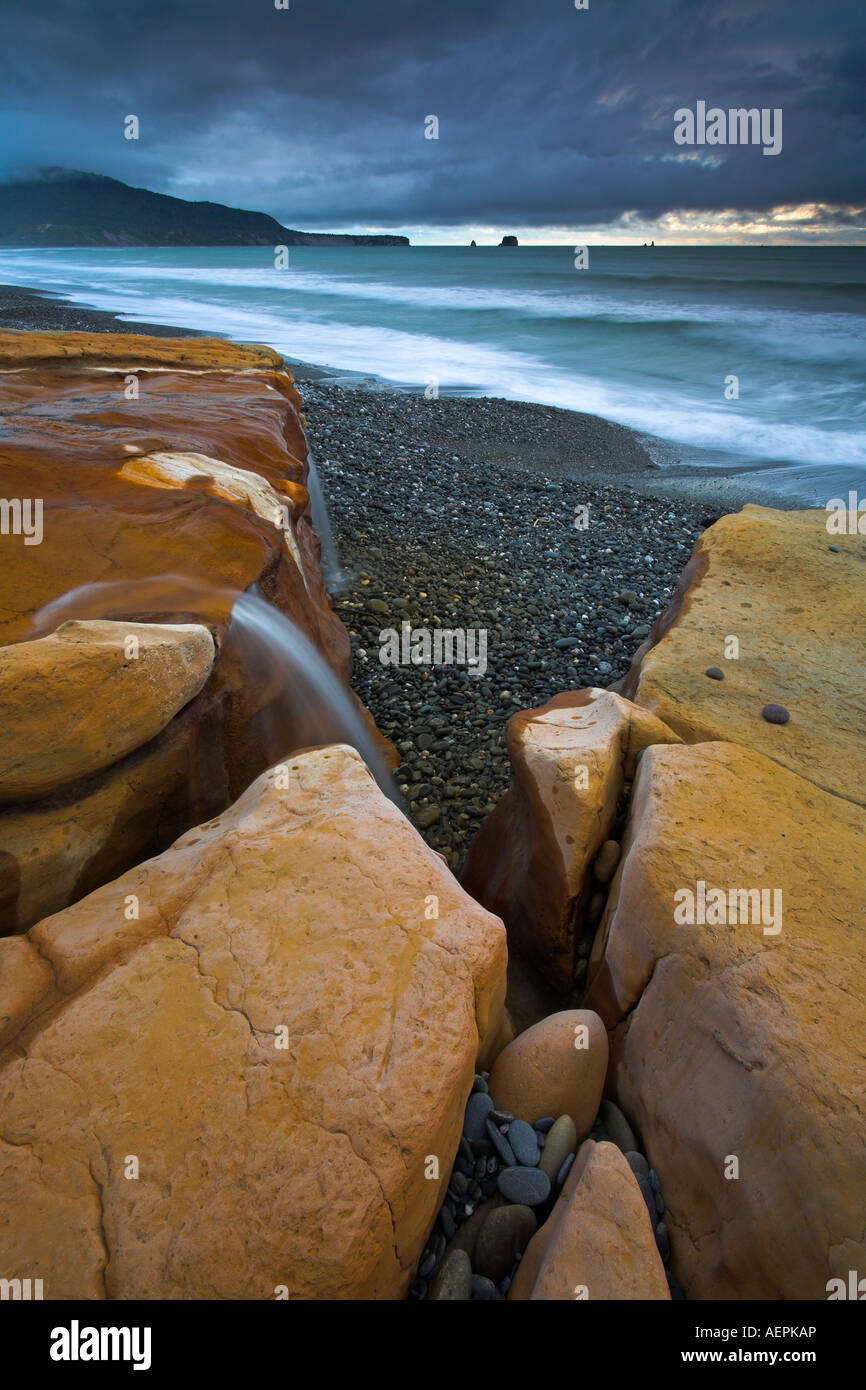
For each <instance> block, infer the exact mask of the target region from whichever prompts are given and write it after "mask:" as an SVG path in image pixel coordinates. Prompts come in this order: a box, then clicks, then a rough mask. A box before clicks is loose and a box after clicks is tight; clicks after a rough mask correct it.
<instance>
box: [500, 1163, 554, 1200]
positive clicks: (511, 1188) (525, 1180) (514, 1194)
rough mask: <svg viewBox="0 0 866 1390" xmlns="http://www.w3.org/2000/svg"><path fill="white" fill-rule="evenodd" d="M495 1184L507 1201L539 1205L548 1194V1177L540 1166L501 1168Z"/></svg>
mask: <svg viewBox="0 0 866 1390" xmlns="http://www.w3.org/2000/svg"><path fill="white" fill-rule="evenodd" d="M497 1186H498V1187H499V1191H500V1192H501V1193H502V1195H503V1197H506V1198H507V1199H508V1201H509V1202H517V1203H520V1204H522V1205H523V1206H527V1207H537V1206H540V1204H541V1203H542V1202H546V1201H547V1199H548V1197H549V1196H550V1178H549V1177H548V1176H547V1174H546V1173H542V1171H541V1169H540V1168H503V1169H502V1171H501V1173H500V1174H499V1176H498V1178H497Z"/></svg>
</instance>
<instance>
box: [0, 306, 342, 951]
mask: <svg viewBox="0 0 866 1390" xmlns="http://www.w3.org/2000/svg"><path fill="white" fill-rule="evenodd" d="M300 404H301V403H300V397H299V396H298V394H297V392H296V391H295V389H294V386H293V384H292V378H291V374H290V373H288V372H286V371H285V370H284V369H283V363H282V359H281V358H280V356H279V354H277V353H275V352H274V351H272V350H271V349H270V348H266V347H258V346H251V347H250V346H237V345H234V344H231V343H226V342H221V341H218V340H212V339H202V338H183V339H176V340H173V339H165V338H148V337H144V336H138V335H133V334H130V335H128V336H126V335H88V334H84V333H70V334H40V333H0V411H2V413H3V416H4V430H3V438H2V441H0V496H2V497H3V498H4V499H6V501H7V502H8V503H10V508H9V509H7V511H8V518H7V511H4V529H5V532H6V533H5V534H3V535H2V537H0V546H2V551H3V557H4V563H3V565H2V567H0V644H2V645H0V687H2V688H3V689H5V690H6V691H7V694H6V695H5V696H4V695H3V694H2V690H0V707H2V708H3V709H5V711H6V713H7V715H9V717H10V718H9V720H6V721H4V733H5V736H6V741H7V756H6V759H5V762H4V763H3V767H4V768H5V772H3V773H0V799H2V802H3V805H2V809H0V932H2V931H12V930H22V929H24V928H26V927H28V926H29V925H31V924H32V923H33V922H35V921H37V920H38V919H39V918H40V917H42V916H44V915H46V914H47V913H51V912H56V911H58V910H59V909H61V908H62V907H63V906H64V905H66V904H67V903H69V902H72V901H75V900H76V899H77V898H80V897H81V896H83V895H84V894H86V893H88V892H90V891H91V890H92V889H93V888H95V887H97V886H99V884H101V883H105V882H107V881H109V880H110V879H112V878H114V877H116V876H117V875H118V874H120V873H122V872H124V871H125V870H126V869H127V868H129V867H130V866H131V865H132V864H135V863H136V862H138V861H139V860H140V859H142V858H144V857H146V856H147V855H149V854H153V853H156V852H158V851H159V850H161V849H163V848H165V847H166V846H168V845H169V844H171V842H172V841H173V840H174V839H175V838H176V837H177V836H178V835H179V834H181V833H183V831H185V830H187V829H188V828H189V827H190V826H191V825H194V824H196V823H198V822H200V821H203V820H206V819H208V818H209V817H211V816H213V815H215V814H217V813H218V812H220V811H222V810H224V809H225V807H226V806H227V805H229V804H230V803H231V801H232V800H233V799H234V798H235V797H237V796H238V795H239V794H240V793H241V792H242V791H243V790H244V788H245V787H247V786H248V785H249V784H250V782H251V781H252V779H253V778H254V777H255V776H257V775H258V774H259V773H260V772H261V771H262V770H263V769H264V768H265V767H266V766H268V765H269V764H270V763H271V762H272V761H273V759H274V757H275V756H279V755H280V754H281V752H282V751H283V750H282V749H281V748H278V749H276V750H274V749H273V748H271V747H270V746H269V743H268V737H267V731H268V724H267V716H266V715H263V714H261V710H262V709H263V708H264V706H265V704H266V702H267V701H268V699H269V698H271V695H272V691H271V690H270V689H269V687H270V685H271V684H272V681H271V676H272V675H273V673H272V672H268V671H264V672H263V671H260V670H256V671H250V669H249V668H248V666H247V665H246V664H245V657H244V654H243V653H241V652H240V651H239V650H238V648H237V646H236V644H235V645H225V646H224V644H223V638H224V637H225V633H226V627H227V614H228V605H227V603H226V601H225V600H216V599H215V600H214V603H213V605H212V610H208V611H207V612H205V613H201V612H199V611H193V610H192V609H190V610H186V609H185V607H184V604H185V600H184V595H183V593H182V592H181V591H179V590H178V589H177V586H176V585H175V584H174V583H173V581H169V582H167V583H166V584H165V585H164V590H163V592H162V595H161V596H160V593H159V591H154V593H153V594H151V596H150V597H149V598H146V599H145V600H142V599H140V598H139V597H138V590H137V589H136V585H140V583H141V582H142V581H152V580H154V579H158V578H159V577H160V576H180V577H181V578H182V579H183V580H184V581H191V582H192V584H193V585H194V586H198V589H200V590H203V591H204V592H208V591H209V589H210V588H213V589H214V590H220V591H228V590H234V591H242V592H246V591H252V592H254V593H256V594H258V595H259V596H260V597H261V598H262V599H263V600H264V601H266V602H268V603H270V604H271V605H272V606H273V607H274V608H275V609H276V610H278V611H279V612H280V613H282V614H284V615H285V616H286V617H287V618H288V619H290V620H291V621H292V622H293V623H294V624H295V626H296V627H297V629H298V630H299V631H300V632H301V633H302V634H303V636H305V637H306V638H307V639H308V640H309V641H311V642H312V643H313V645H314V646H315V647H316V648H317V650H318V651H319V652H320V653H321V654H322V656H323V658H324V660H325V661H326V662H327V663H328V664H329V665H330V667H331V668H332V669H333V670H334V671H335V672H336V673H337V675H338V676H339V678H340V679H341V680H345V679H346V678H347V676H348V669H349V639H348V634H347V633H346V631H345V629H344V628H343V626H342V624H341V623H340V622H339V620H338V619H337V617H336V616H335V614H334V612H333V609H332V606H331V602H330V599H329V597H328V594H327V592H326V590H325V587H324V583H323V580H322V576H321V573H320V569H319V543H318V540H317V539H316V536H315V534H314V531H313V528H312V525H311V518H310V500H309V494H308V492H307V488H306V481H307V462H306V445H305V440H304V434H303V429H302V423H301V414H300ZM16 507H17V508H18V510H17V511H16ZM37 507H38V508H39V511H38V513H37V512H36V511H35V509H36V508H37ZM37 516H38V523H39V524H38V527H37V525H36V521H37ZM22 518H23V519H25V520H26V522H27V525H23V524H21V523H22ZM7 520H8V525H7ZM16 521H17V523H18V524H16ZM28 528H29V534H28ZM100 582H101V583H111V584H113V585H115V586H119V588H118V589H117V590H116V591H113V593H112V605H113V606H112V607H111V609H110V613H111V616H112V617H114V616H117V617H119V616H121V615H123V614H128V615H129V616H130V617H132V618H135V619H137V620H138V622H139V625H140V624H141V620H142V619H145V620H147V619H151V620H152V619H157V620H159V622H160V623H161V624H162V625H163V631H164V632H165V631H166V630H167V629H166V628H165V626H164V625H165V623H166V621H168V622H170V623H174V624H177V623H178V621H180V623H181V625H183V622H184V619H185V618H186V619H189V618H192V619H195V621H196V622H197V623H199V624H200V623H201V622H204V623H205V625H206V628H208V629H209V631H207V630H204V629H202V630H201V631H202V636H201V639H200V640H201V641H202V642H203V643H204V644H205V645H208V647H209V650H210V652H211V664H210V666H209V668H208V670H206V671H205V672H204V674H205V676H206V679H204V680H202V681H198V680H197V678H195V679H193V678H192V677H191V678H190V679H189V680H186V681H185V680H184V679H181V680H180V681H179V682H176V683H175V685H176V689H174V695H172V693H171V691H172V689H173V681H172V679H170V678H169V676H168V669H167V666H166V665H165V661H163V674H162V676H161V677H160V678H159V680H157V678H156V675H155V667H154V660H155V658H154V657H153V656H152V655H151V653H150V651H149V648H148V646H147V643H146V642H145V643H144V646H143V648H142V652H141V654H140V655H139V657H138V658H137V659H136V660H134V661H129V660H126V659H125V658H124V652H123V647H122V645H117V646H114V647H112V646H111V644H109V645H108V646H107V647H106V648H105V651H104V653H103V655H104V658H105V659H104V660H103V662H102V665H101V666H100V664H99V663H98V662H97V661H95V660H91V661H89V662H85V661H82V660H79V659H78V656H75V659H74V660H73V655H74V654H73V652H72V650H71V649H70V650H69V651H61V650H60V649H59V647H58V643H59V642H61V641H62V642H65V643H66V644H67V646H68V644H69V641H70V633H69V629H66V635H65V637H57V636H51V635H50V634H51V630H52V627H51V624H50V623H49V625H48V627H47V628H46V627H45V626H44V625H43V626H41V627H40V628H39V629H38V630H34V626H33V622H34V616H35V614H36V613H37V612H38V611H39V610H41V609H42V608H43V607H44V606H45V605H46V604H49V603H50V602H51V601H53V600H55V599H58V598H59V597H60V596H62V595H64V594H67V593H69V591H71V590H75V589H77V588H79V586H82V585H90V584H94V583H100ZM189 601H190V602H191V601H192V600H189ZM143 603H144V604H146V605H147V606H146V609H145V611H142V605H143ZM178 606H180V609H181V611H180V612H179V611H178ZM70 616H71V617H73V618H80V617H85V618H94V617H95V618H103V617H105V616H107V614H106V613H105V612H101V611H98V610H97V611H95V612H86V613H85V612H78V611H72V612H71V613H61V614H60V615H58V618H57V620H56V621H57V623H60V622H62V621H63V618H64V617H70ZM124 626H125V628H128V627H129V623H125V624H124ZM145 627H146V624H145ZM144 630H145V629H144V628H141V631H139V636H140V637H142V640H144ZM90 632H91V638H90V646H91V647H93V645H94V642H95V632H96V629H95V628H91V629H90ZM121 637H122V634H119V635H118V641H120V638H121ZM34 638H41V639H42V640H36V641H34V640H33V639H34ZM213 639H216V643H217V659H216V661H213V651H214V642H213ZM163 640H164V641H167V640H168V639H167V638H165V639H163ZM166 660H167V658H166ZM106 662H107V664H108V666H111V667H112V670H111V671H110V672H109V671H108V669H107V665H106ZM28 663H29V667H30V668H32V669H31V670H30V674H29V675H26V680H25V672H26V668H28ZM4 669H5V670H6V672H7V676H6V678H5V679H4V674H3V672H4ZM40 673H41V674H40ZM121 673H123V674H121ZM160 683H162V684H163V685H164V689H163V691H162V693H160V692H159V691H158V690H157V686H158V685H159V684H160ZM12 685H16V686H17V687H18V689H19V695H20V700H21V702H22V703H21V705H20V707H19V708H18V715H17V716H16V715H15V711H14V708H13V706H14V704H15V698H16V697H14V696H12V695H10V694H9V693H8V692H9V690H10V688H11V686H12ZM73 686H75V689H74V690H73V688H72V687H73ZM28 690H29V691H30V694H31V695H32V696H33V701H32V704H31V706H30V708H29V710H28V709H27V708H24V705H25V704H26V699H27V691H28ZM4 700H5V702H6V703H5V704H3V703H2V702H3V701H4ZM10 702H11V703H10ZM122 704H125V705H126V706H127V709H126V713H125V714H121V712H120V709H119V705H122ZM88 705H89V706H90V715H89V716H88V714H87V712H86V707H87V706H88ZM76 710H77V711H78V715H76V714H75V711H76ZM79 715H80V718H79ZM19 716H20V718H19V724H20V719H24V720H25V721H26V720H28V719H29V721H30V724H31V726H34V728H33V733H32V735H31V736H30V737H29V738H28V743H29V745H30V752H29V753H28V758H27V760H29V771H24V770H22V767H21V766H19V760H20V753H21V750H20V748H19V747H16V746H15V745H16V743H18V741H19V740H18V734H17V733H16V730H19V724H16V722H15V720H16V718H17V717H19ZM126 717H128V718H129V719H130V720H131V721H132V724H133V725H134V727H130V728H129V729H128V731H127V732H126V733H123V732H122V724H123V721H124V718H126ZM100 720H101V721H102V722H103V724H104V723H105V722H110V723H111V732H110V734H108V735H106V737H105V740H104V742H103V745H102V746H101V747H100V746H99V743H100V739H99V727H98V726H99V722H100ZM64 728H65V730H66V732H65V733H64ZM88 730H89V732H88ZM19 732H20V730H19ZM293 734H294V738H293ZM288 735H289V736H288V740H287V743H288V748H289V749H290V748H292V747H299V746H303V745H304V744H305V743H306V744H310V743H316V742H320V741H321V738H320V737H316V736H314V735H312V734H311V733H310V731H309V730H308V729H306V728H305V727H301V726H300V724H298V726H297V727H295V728H294V729H289V730H288ZM64 740H65V742H64ZM75 744H77V745H78V751H77V753H76V752H74V751H73V745H75ZM50 745H52V746H54V751H53V753H49V754H48V756H47V761H46V757H42V761H41V767H40V768H38V769H37V768H36V766H35V762H36V761H38V756H37V750H38V749H39V748H42V749H43V753H45V752H46V750H48V748H49V746H50ZM64 749H65V751H64ZM16 768H17V771H16Z"/></svg>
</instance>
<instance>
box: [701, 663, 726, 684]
mask: <svg viewBox="0 0 866 1390" xmlns="http://www.w3.org/2000/svg"><path fill="white" fill-rule="evenodd" d="M704 675H705V676H709V678H710V680H711V681H723V680H724V679H725V673H724V671H722V670H720V668H719V667H718V666H708V667H707V669H706V671H705V672H704Z"/></svg>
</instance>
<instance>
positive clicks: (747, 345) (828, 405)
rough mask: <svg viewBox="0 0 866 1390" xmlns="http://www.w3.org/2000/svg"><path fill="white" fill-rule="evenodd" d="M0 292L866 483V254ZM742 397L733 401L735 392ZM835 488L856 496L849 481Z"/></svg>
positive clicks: (236, 254) (114, 272)
mask: <svg viewBox="0 0 866 1390" xmlns="http://www.w3.org/2000/svg"><path fill="white" fill-rule="evenodd" d="M0 283H10V284H16V285H27V286H33V287H35V288H41V289H44V290H48V291H51V292H53V293H55V294H60V295H63V296H66V297H68V298H69V299H71V300H74V301H76V302H78V303H81V304H85V305H88V306H92V307H94V308H99V309H108V310H112V311H113V312H115V313H119V314H121V315H122V316H124V317H127V318H128V319H129V320H130V322H131V323H135V322H136V321H138V322H147V321H150V322H160V323H166V324H176V325H178V326H179V327H186V328H195V329H201V330H204V331H207V332H212V333H218V334H221V335H224V336H226V337H229V338H236V339H240V340H245V341H253V342H265V343H269V344H270V345H271V346H273V347H274V348H276V349H277V350H278V351H280V352H282V353H284V354H285V355H286V356H287V358H288V359H289V360H290V361H292V360H294V361H302V362H308V363H317V364H320V365H324V366H326V367H330V368H333V369H335V370H336V371H337V372H340V373H345V374H348V375H349V377H350V379H354V380H358V379H363V378H366V379H377V380H379V381H384V382H389V383H394V384H399V385H402V386H406V387H411V388H414V389H418V388H419V387H420V388H422V389H423V388H425V387H429V385H430V383H433V382H435V385H436V389H438V390H439V391H441V392H442V393H446V392H449V393H458V394H459V393H464V394H475V395H489V396H503V397H507V398H511V399H515V400H526V401H537V402H540V403H542V404H547V405H554V406H562V407H565V408H567V409H572V410H581V411H586V412H589V413H591V414H595V415H600V416H603V417H604V418H606V419H609V420H614V421H617V422H619V423H621V424H624V425H629V426H631V427H633V428H634V429H637V430H639V431H641V432H643V433H646V434H649V435H653V436H657V437H658V438H660V439H662V440H664V441H666V442H668V443H670V444H672V445H673V446H674V452H675V455H676V458H677V459H678V460H680V461H682V462H683V463H695V464H702V463H716V464H718V463H723V464H725V465H726V466H731V465H734V466H737V467H741V466H742V467H761V468H765V469H766V468H768V467H770V466H771V465H784V466H789V467H793V466H796V467H797V469H798V470H800V472H803V471H804V470H805V472H806V473H807V474H809V475H813V476H814V478H815V491H816V500H817V498H819V497H821V496H822V495H823V496H824V498H825V499H826V496H829V495H831V494H830V493H827V492H826V488H825V480H827V479H829V478H834V479H840V480H841V481H840V482H839V484H838V485H839V486H842V485H843V484H844V482H845V481H848V482H849V483H850V485H851V486H852V487H853V486H857V485H858V482H863V481H864V480H866V392H864V381H866V247H862V246H861V247H857V246H849V247H846V246H821V247H815V246H768V247H757V246H728V247H725V246H722V247H701V246H686V247H676V246H658V247H655V248H654V249H650V248H643V247H637V246H635V247H604V246H601V247H591V248H590V257H589V268H588V269H585V270H578V269H576V268H575V256H574V249H573V248H571V247H568V246H530V247H520V248H518V249H507V250H506V249H500V248H498V247H495V246H488V247H484V246H481V247H477V248H476V249H474V250H472V249H470V248H469V247H460V246H440V247H404V248H401V247H292V248H291V251H290V264H289V266H288V268H286V269H282V270H277V269H275V267H274V253H273V248H269V247H183V248H135V247H126V248H101V249H82V250H79V249H68V250H67V249H61V250H44V249H39V250H33V249H21V250H6V249H4V250H2V251H0ZM729 377H736V378H737V379H738V395H737V396H736V397H734V396H733V395H728V396H726V394H725V391H726V379H727V378H729ZM834 486H837V484H836V483H835V482H834Z"/></svg>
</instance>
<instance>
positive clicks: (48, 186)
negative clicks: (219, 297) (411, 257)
mask: <svg viewBox="0 0 866 1390" xmlns="http://www.w3.org/2000/svg"><path fill="white" fill-rule="evenodd" d="M276 245H283V246H408V245H409V238H408V237H405V236H386V235H384V234H382V235H354V234H352V233H344V232H298V231H293V230H292V229H291V228H289V227H284V226H283V225H282V224H281V223H280V222H277V220H276V219H275V218H273V217H269V216H268V214H267V213H264V212H247V211H244V210H243V209H241V208H229V207H225V206H223V204H222V203H190V202H187V201H186V200H185V199H184V198H172V197H170V196H169V195H168V194H165V193H152V192H151V191H150V189H147V188H132V187H131V186H130V185H129V184H126V183H121V182H120V180H119V179H110V178H107V177H106V176H105V175H103V174H87V173H83V172H81V171H80V170H78V169H44V170H42V171H41V172H40V174H39V175H38V176H36V177H31V178H26V179H21V180H19V181H17V182H10V183H5V184H0V246H276Z"/></svg>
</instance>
